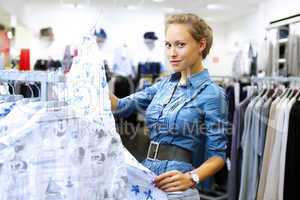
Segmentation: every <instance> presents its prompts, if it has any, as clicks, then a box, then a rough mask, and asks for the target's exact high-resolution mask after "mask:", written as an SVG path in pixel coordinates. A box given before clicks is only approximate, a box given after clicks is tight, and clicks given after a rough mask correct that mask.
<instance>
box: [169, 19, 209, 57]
mask: <svg viewBox="0 0 300 200" xmlns="http://www.w3.org/2000/svg"><path fill="white" fill-rule="evenodd" d="M170 24H185V25H188V27H189V32H190V34H191V35H192V37H193V38H194V39H195V40H196V41H197V42H200V41H201V40H202V39H205V40H206V47H205V49H204V50H203V52H202V58H203V59H205V58H206V56H207V55H208V53H209V51H210V48H211V46H212V43H213V31H212V29H211V27H210V26H209V25H208V24H207V23H206V22H205V21H204V20H203V19H201V18H200V17H198V16H197V15H195V14H191V13H182V14H175V15H171V16H169V17H168V18H167V20H166V30H167V29H168V26H169V25H170Z"/></svg>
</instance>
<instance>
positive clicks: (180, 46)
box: [177, 43, 185, 48]
mask: <svg viewBox="0 0 300 200" xmlns="http://www.w3.org/2000/svg"><path fill="white" fill-rule="evenodd" d="M177 46H178V47H179V48H183V47H184V46H185V43H178V44H177Z"/></svg>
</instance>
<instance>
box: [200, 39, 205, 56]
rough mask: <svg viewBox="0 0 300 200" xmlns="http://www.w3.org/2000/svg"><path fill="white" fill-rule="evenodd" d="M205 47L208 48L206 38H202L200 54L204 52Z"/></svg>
mask: <svg viewBox="0 0 300 200" xmlns="http://www.w3.org/2000/svg"><path fill="white" fill-rule="evenodd" d="M205 48H206V39H204V38H202V39H201V40H200V42H199V54H202V52H203V50H204V49H205Z"/></svg>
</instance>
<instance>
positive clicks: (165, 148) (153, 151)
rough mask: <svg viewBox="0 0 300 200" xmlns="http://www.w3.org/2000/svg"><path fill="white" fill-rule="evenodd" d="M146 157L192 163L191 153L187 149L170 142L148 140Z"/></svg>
mask: <svg viewBox="0 0 300 200" xmlns="http://www.w3.org/2000/svg"><path fill="white" fill-rule="evenodd" d="M147 159H149V160H176V161H180V162H186V163H192V153H191V152H190V151H188V150H185V149H183V148H180V147H178V146H175V145H170V144H160V143H157V142H153V141H151V142H150V145H149V148H148V154H147Z"/></svg>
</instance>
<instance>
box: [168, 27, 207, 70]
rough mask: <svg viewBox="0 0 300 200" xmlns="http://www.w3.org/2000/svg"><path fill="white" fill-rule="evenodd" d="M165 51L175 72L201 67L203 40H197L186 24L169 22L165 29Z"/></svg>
mask: <svg viewBox="0 0 300 200" xmlns="http://www.w3.org/2000/svg"><path fill="white" fill-rule="evenodd" d="M165 46H166V53H167V57H168V60H169V62H170V65H171V67H172V69H173V70H174V71H175V72H182V71H188V70H193V68H197V67H201V61H202V59H201V53H202V51H203V49H204V48H205V41H201V42H197V41H196V40H195V39H194V38H193V37H192V35H191V34H190V33H189V31H188V27H187V25H184V24H170V25H169V26H168V28H167V31H166V43H165Z"/></svg>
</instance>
